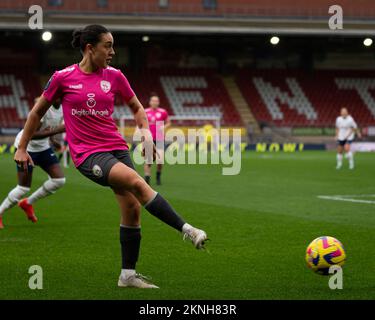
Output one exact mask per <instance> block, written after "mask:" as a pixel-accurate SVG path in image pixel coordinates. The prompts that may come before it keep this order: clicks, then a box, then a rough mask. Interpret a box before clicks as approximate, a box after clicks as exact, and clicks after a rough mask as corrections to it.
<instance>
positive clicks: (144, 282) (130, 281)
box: [118, 273, 159, 289]
mask: <svg viewBox="0 0 375 320" xmlns="http://www.w3.org/2000/svg"><path fill="white" fill-rule="evenodd" d="M118 286H119V287H123V288H125V287H133V288H141V289H159V287H158V286H156V285H154V284H152V283H151V282H150V281H149V278H147V277H145V276H143V275H141V274H140V273H136V274H134V275H131V276H129V277H127V278H125V277H123V276H121V275H120V278H119V279H118Z"/></svg>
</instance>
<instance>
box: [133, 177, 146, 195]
mask: <svg viewBox="0 0 375 320" xmlns="http://www.w3.org/2000/svg"><path fill="white" fill-rule="evenodd" d="M145 184H146V182H145V181H144V180H143V179H141V178H140V177H137V178H136V179H134V181H133V183H132V189H133V190H134V192H135V193H137V194H140V195H141V194H143V192H144V189H145Z"/></svg>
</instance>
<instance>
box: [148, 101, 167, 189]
mask: <svg viewBox="0 0 375 320" xmlns="http://www.w3.org/2000/svg"><path fill="white" fill-rule="evenodd" d="M149 106H150V107H149V108H146V109H145V112H146V115H147V119H148V123H149V126H150V131H151V134H152V139H153V140H154V144H155V145H156V149H157V153H158V155H159V156H160V158H159V159H157V164H156V184H157V185H161V171H162V169H163V162H164V143H162V146H163V147H159V143H158V141H164V134H163V131H162V127H164V128H163V129H164V131H165V130H166V129H167V128H168V127H170V125H171V120H170V119H169V118H168V112H167V110H165V109H163V108H160V98H159V96H158V95H156V94H152V95H151V96H150V100H149ZM158 122H159V123H160V122H161V123H162V126H160V125H159V123H158ZM144 172H145V180H146V182H147V183H148V184H150V180H151V164H148V163H145V165H144Z"/></svg>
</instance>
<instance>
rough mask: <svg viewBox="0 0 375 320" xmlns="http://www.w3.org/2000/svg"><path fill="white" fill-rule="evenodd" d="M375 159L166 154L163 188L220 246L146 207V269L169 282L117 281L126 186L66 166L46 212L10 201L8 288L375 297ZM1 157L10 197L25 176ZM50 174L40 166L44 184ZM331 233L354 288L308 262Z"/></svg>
mask: <svg viewBox="0 0 375 320" xmlns="http://www.w3.org/2000/svg"><path fill="white" fill-rule="evenodd" d="M374 164H375V154H370V153H369V154H356V165H357V166H356V169H355V170H354V171H350V170H348V169H347V163H345V168H344V169H342V170H341V171H336V170H335V154H334V153H330V152H303V153H294V154H281V153H263V154H259V153H254V152H245V153H243V158H242V170H241V173H240V175H237V176H223V175H221V166H219V165H210V166H209V165H206V166H205V165H184V166H183V165H175V166H166V168H165V172H164V173H163V182H164V185H162V186H160V187H157V188H156V190H158V191H160V193H161V194H163V195H164V196H165V197H166V198H167V199H168V200H169V201H170V202H171V204H172V205H173V206H174V207H175V209H176V210H177V211H178V212H180V213H181V214H182V215H183V216H184V217H185V218H186V219H187V220H188V221H189V222H191V223H192V224H194V225H197V226H198V227H201V228H203V229H205V230H206V231H207V233H208V235H209V237H210V238H211V242H209V243H208V248H209V250H210V252H209V253H207V252H200V251H197V250H196V249H194V248H193V246H192V245H191V244H190V243H188V242H183V241H182V237H181V236H180V234H178V233H177V232H176V231H175V230H173V229H171V228H169V227H168V226H166V225H164V224H162V223H161V222H160V221H158V220H157V219H156V218H154V217H153V216H151V215H150V214H149V213H148V212H146V211H145V210H143V211H142V234H143V238H142V245H141V255H140V260H139V263H138V267H137V269H138V272H140V273H142V274H144V275H147V276H151V277H152V280H153V281H154V282H155V283H156V284H157V285H159V286H160V288H161V289H160V290H139V289H138V290H137V289H124V288H118V287H117V279H118V275H119V272H120V245H119V241H118V233H119V209H118V207H117V203H116V201H115V198H114V196H113V194H112V192H111V190H110V189H107V188H103V187H101V186H99V185H96V184H94V183H93V182H91V181H89V180H88V179H86V178H84V177H83V176H82V175H81V174H80V173H79V172H78V171H77V170H76V169H74V168H69V169H66V170H65V173H66V177H67V184H66V185H65V187H64V188H63V189H62V190H60V191H59V192H58V193H56V194H55V195H53V196H51V197H49V198H46V199H43V200H41V201H39V202H38V203H36V205H35V208H36V214H37V216H38V218H39V221H38V223H36V224H32V223H30V222H29V221H27V220H26V218H25V215H24V214H23V212H22V211H21V210H20V209H19V208H18V207H15V208H13V209H11V210H10V211H8V212H6V213H5V215H4V224H5V227H6V228H5V229H4V230H2V231H0V299H375V285H374V283H375V272H374V271H375V245H374V243H375V203H374V200H375V196H374V194H375V188H374V187H375V182H374V181H375V166H374ZM0 168H1V169H0V172H1V174H0V197H1V199H3V198H4V197H5V196H6V195H7V193H8V191H9V190H10V188H13V186H14V185H15V183H16V180H15V178H16V175H15V164H14V162H13V161H12V157H11V156H10V155H1V156H0ZM138 169H141V168H139V167H138ZM153 170H155V168H153ZM139 172H142V171H139ZM153 176H154V174H153ZM45 178H46V175H45V174H44V173H43V172H42V171H41V169H39V168H37V169H36V170H35V172H34V181H33V187H32V190H35V189H36V188H37V187H39V185H40V184H41V183H42V181H43V180H44V179H45ZM319 195H328V196H329V195H350V196H356V197H349V199H354V200H355V199H367V200H368V203H362V202H352V201H351V200H350V201H333V200H327V199H320V198H318V197H317V196H319ZM346 199H348V198H346ZM322 235H331V236H334V237H336V238H338V239H339V240H341V241H342V243H343V244H344V247H345V249H346V253H347V256H348V258H347V262H346V264H345V266H344V269H343V274H344V278H343V279H344V281H343V286H344V288H343V289H342V290H331V289H329V287H328V278H327V277H324V276H319V275H316V274H314V273H313V272H312V271H310V270H309V269H308V268H307V267H306V265H305V261H304V258H305V250H306V247H307V245H308V244H309V242H310V241H311V240H313V239H314V238H316V237H318V236H322ZM31 265H40V266H41V267H42V268H43V279H44V288H43V290H30V289H29V287H28V280H29V277H30V276H31V275H30V274H28V269H29V267H30V266H31Z"/></svg>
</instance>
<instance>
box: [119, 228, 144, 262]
mask: <svg viewBox="0 0 375 320" xmlns="http://www.w3.org/2000/svg"><path fill="white" fill-rule="evenodd" d="M120 243H121V257H122V269H135V265H136V264H137V261H138V256H139V248H140V245H141V228H140V227H125V226H120Z"/></svg>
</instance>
